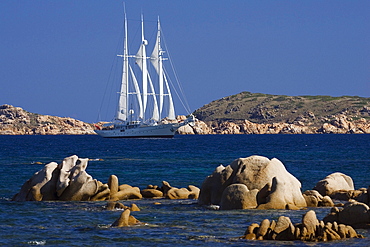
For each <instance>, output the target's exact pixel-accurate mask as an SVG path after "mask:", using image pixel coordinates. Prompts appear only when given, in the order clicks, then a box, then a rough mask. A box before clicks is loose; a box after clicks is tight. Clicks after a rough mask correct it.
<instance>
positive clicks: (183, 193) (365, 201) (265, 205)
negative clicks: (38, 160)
mask: <svg viewBox="0 0 370 247" xmlns="http://www.w3.org/2000/svg"><path fill="white" fill-rule="evenodd" d="M88 161H89V159H87V158H79V157H77V156H76V155H73V156H70V157H67V158H65V159H64V160H63V161H62V162H61V163H59V164H58V163H56V162H50V163H48V164H46V165H45V166H44V168H43V169H41V170H39V171H38V172H36V173H35V174H34V175H33V176H32V177H31V178H30V179H29V180H27V181H26V182H25V183H24V184H23V185H22V187H21V189H20V191H19V192H18V193H17V194H15V195H14V197H13V198H12V200H13V201H18V202H22V201H107V202H108V204H107V206H106V209H107V210H116V209H118V210H124V211H123V212H122V214H121V215H120V217H119V218H118V219H117V220H116V221H115V222H113V224H112V225H111V226H112V227H127V226H131V225H142V224H143V223H142V222H140V221H139V220H137V219H136V218H135V217H134V216H132V215H131V212H132V211H139V210H140V209H139V208H138V207H137V206H136V205H135V204H132V205H131V206H130V207H127V206H124V205H123V204H122V203H121V202H120V201H123V200H132V199H135V200H140V199H152V200H153V199H154V200H155V199H159V198H166V199H170V200H179V199H194V200H197V202H198V205H200V206H203V207H204V208H206V209H209V210H235V209H239V210H240V209H257V210H268V209H282V210H305V211H307V209H308V207H309V208H311V210H308V211H307V212H306V213H304V215H303V216H302V222H301V223H295V224H293V223H292V222H291V221H290V219H289V218H288V217H285V216H280V217H279V219H278V220H277V221H276V222H275V221H274V220H272V221H270V220H268V219H265V220H263V221H262V222H261V223H260V224H257V223H253V224H251V225H250V226H249V227H248V228H247V230H246V231H245V234H244V235H243V236H241V237H240V238H242V239H249V240H284V241H295V240H301V241H314V242H317V241H331V240H340V239H345V238H363V236H362V235H360V234H357V232H356V230H354V229H358V228H369V227H370V216H369V215H370V208H369V204H370V196H369V195H370V194H369V189H366V188H362V189H359V190H355V189H354V184H353V181H352V178H350V177H349V176H347V175H345V174H342V173H338V172H336V173H332V174H330V175H328V176H327V177H326V178H324V179H322V180H320V181H319V182H318V183H317V184H316V185H315V187H314V188H313V189H312V190H309V191H305V192H304V193H302V192H301V183H300V182H299V181H298V180H297V178H295V177H294V176H293V175H292V174H290V173H289V172H288V171H287V170H286V169H285V166H284V165H283V163H282V162H281V161H279V160H278V159H276V158H274V159H271V160H270V159H268V158H266V157H262V156H250V157H247V158H239V159H236V160H234V161H233V162H232V163H231V164H230V165H228V166H226V167H224V166H222V165H220V166H218V167H217V168H216V169H215V171H214V172H213V173H212V174H210V175H209V176H207V177H206V178H205V180H204V182H203V183H202V186H201V188H197V187H196V186H193V185H189V186H188V187H187V188H176V187H172V186H171V185H170V184H169V183H168V182H166V181H163V182H162V186H161V187H160V186H156V185H148V186H147V188H145V189H140V188H138V187H133V186H131V185H128V184H121V185H120V183H119V180H118V177H117V176H115V175H111V176H110V177H109V179H108V182H107V183H103V182H101V181H98V180H96V179H93V178H92V176H90V175H89V174H88V173H87V172H86V168H87V165H88ZM334 202H336V203H335V204H334ZM315 207H328V208H331V210H330V212H329V213H328V214H327V215H326V216H325V217H324V219H323V220H318V219H317V218H316V214H315V211H314V209H315Z"/></svg>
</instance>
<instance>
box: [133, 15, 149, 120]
mask: <svg viewBox="0 0 370 247" xmlns="http://www.w3.org/2000/svg"><path fill="white" fill-rule="evenodd" d="M147 44H148V41H147V40H146V39H145V38H144V20H143V15H141V45H140V48H139V51H138V52H137V54H136V56H135V59H136V63H137V65H139V67H140V69H141V72H142V86H143V111H144V114H145V109H146V104H147V98H148V68H147V62H146V60H147V57H146V49H145V46H146V45H147Z"/></svg>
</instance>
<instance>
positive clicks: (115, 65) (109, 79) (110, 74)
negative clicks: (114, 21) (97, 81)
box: [97, 28, 123, 121]
mask: <svg viewBox="0 0 370 247" xmlns="http://www.w3.org/2000/svg"><path fill="white" fill-rule="evenodd" d="M122 35H123V29H122V28H121V33H120V37H121V36H122ZM119 46H120V41H118V42H117V46H116V51H118V50H119ZM116 59H117V58H116V57H113V61H112V65H111V68H110V72H109V75H108V79H107V83H106V85H105V89H104V94H103V97H102V100H101V103H100V108H99V111H98V116H97V121H100V120H102V119H100V117H101V112H102V108H103V104H104V101H105V98H106V95H107V91H108V86H109V85H110V83H109V82H110V81H111V77H112V74H113V75H114V74H115V73H113V69H114V68H115V69H116V67H117V63H116ZM114 77H115V76H114ZM111 86H112V85H111ZM108 105H109V100H108ZM107 107H108V106H107ZM105 112H106V113H107V112H108V111H105ZM105 117H107V116H105Z"/></svg>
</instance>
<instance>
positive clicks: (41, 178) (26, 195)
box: [12, 155, 199, 201]
mask: <svg viewBox="0 0 370 247" xmlns="http://www.w3.org/2000/svg"><path fill="white" fill-rule="evenodd" d="M87 164H88V159H87V158H86V159H82V158H79V157H78V156H77V155H73V156H70V157H67V158H65V159H64V160H63V161H62V162H61V163H60V164H57V163H55V162H51V163H49V164H46V165H45V166H44V168H43V169H41V170H40V171H38V172H36V173H35V174H34V175H33V176H32V177H31V178H30V179H29V180H27V181H26V182H25V183H24V184H23V186H22V187H21V189H20V191H19V193H17V194H16V195H14V197H13V199H12V200H13V201H55V200H62V201H103V200H110V201H118V200H128V199H142V198H143V197H145V198H156V197H165V198H168V199H189V198H191V199H197V198H198V195H199V188H197V187H195V186H192V185H189V186H188V188H187V189H186V188H180V189H179V188H176V187H172V186H171V185H170V184H169V183H168V182H166V181H163V186H162V187H161V188H159V187H158V186H148V188H147V189H145V190H143V191H141V190H140V188H139V187H133V186H130V185H128V184H121V185H119V181H118V178H117V176H115V175H111V176H110V177H109V179H108V183H106V184H103V183H102V182H100V181H98V180H96V179H93V178H92V177H91V176H90V175H89V174H88V173H87V172H86V167H87Z"/></svg>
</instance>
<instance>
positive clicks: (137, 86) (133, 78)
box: [130, 66, 144, 119]
mask: <svg viewBox="0 0 370 247" xmlns="http://www.w3.org/2000/svg"><path fill="white" fill-rule="evenodd" d="M130 72H131V77H132V82H133V84H134V89H135V93H134V94H136V98H137V102H138V105H139V119H144V110H143V101H142V100H141V93H140V88H139V84H138V83H137V79H136V76H135V74H134V71H133V70H132V68H131V66H130Z"/></svg>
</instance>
